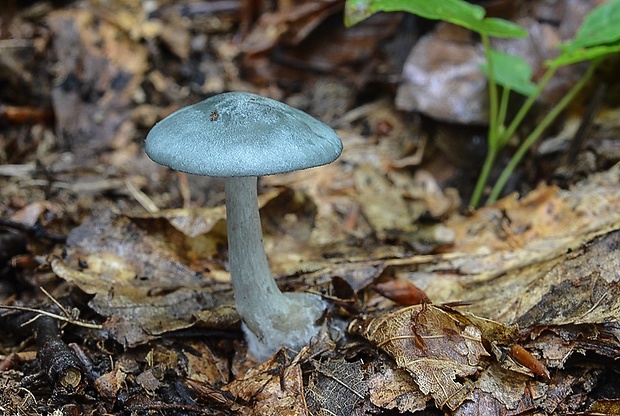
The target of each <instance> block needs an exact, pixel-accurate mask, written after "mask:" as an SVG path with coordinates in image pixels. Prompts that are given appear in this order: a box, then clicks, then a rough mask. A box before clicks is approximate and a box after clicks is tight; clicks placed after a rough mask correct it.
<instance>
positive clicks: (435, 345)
mask: <svg viewBox="0 0 620 416" xmlns="http://www.w3.org/2000/svg"><path fill="white" fill-rule="evenodd" d="M351 328H352V329H353V331H354V332H357V333H360V334H361V335H362V336H364V337H365V338H367V339H368V340H369V341H370V342H372V343H373V344H375V345H376V346H377V347H380V348H382V349H383V350H384V351H386V352H387V353H388V354H389V355H390V356H391V357H392V358H394V360H396V363H397V364H398V365H399V366H400V367H402V368H404V369H406V370H407V371H409V373H410V374H411V375H412V376H413V377H414V379H415V381H416V383H417V384H418V386H419V387H420V390H421V391H422V392H423V393H424V394H429V393H430V394H431V395H432V396H433V398H434V399H435V402H436V403H437V406H438V407H440V408H441V407H443V406H448V407H449V408H450V409H453V410H454V409H456V408H457V407H458V406H459V405H460V404H461V403H462V402H463V400H465V399H466V398H467V396H468V395H469V392H470V391H471V390H472V388H473V387H472V383H471V380H468V379H467V377H468V376H471V375H473V374H475V373H476V372H477V371H478V368H477V366H478V363H479V361H480V358H481V357H483V356H488V355H489V354H488V353H487V352H486V350H485V349H484V347H483V346H482V339H481V333H480V331H479V330H478V329H477V328H475V327H473V326H464V325H461V324H460V322H459V321H458V320H457V319H455V318H454V317H452V316H451V315H450V314H449V313H447V312H445V311H443V310H441V309H440V308H437V307H435V306H433V305H416V306H410V307H408V308H404V309H400V310H398V311H396V312H393V313H389V314H382V315H379V316H376V317H374V318H371V319H370V320H368V321H359V322H354V324H353V325H352V327H351ZM457 377H458V379H459V380H463V381H462V382H461V381H457Z"/></svg>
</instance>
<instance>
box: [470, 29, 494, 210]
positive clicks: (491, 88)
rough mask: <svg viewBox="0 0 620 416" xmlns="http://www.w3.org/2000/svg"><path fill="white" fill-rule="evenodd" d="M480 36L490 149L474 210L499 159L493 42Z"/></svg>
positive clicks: (484, 36) (481, 173) (472, 203)
mask: <svg viewBox="0 0 620 416" xmlns="http://www.w3.org/2000/svg"><path fill="white" fill-rule="evenodd" d="M480 36H481V38H482V44H483V45H484V55H485V59H486V61H487V66H488V68H489V133H488V137H487V143H488V148H489V149H488V151H487V155H486V158H485V160H484V165H483V166H482V170H481V171H480V175H479V176H478V181H477V182H476V187H475V188H474V193H473V194H472V196H471V200H470V202H469V205H470V207H472V208H475V207H476V206H478V203H479V202H480V198H481V197H482V191H483V190H484V186H485V185H486V183H487V181H488V179H489V174H490V172H491V167H492V166H493V163H495V158H496V157H497V154H498V152H499V147H498V144H499V143H498V128H497V121H498V120H497V114H498V108H497V107H498V106H497V104H498V103H497V84H496V83H495V76H494V71H493V59H492V58H491V42H490V40H489V37H488V36H487V35H485V34H483V33H482V34H480Z"/></svg>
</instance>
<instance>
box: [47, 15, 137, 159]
mask: <svg viewBox="0 0 620 416" xmlns="http://www.w3.org/2000/svg"><path fill="white" fill-rule="evenodd" d="M47 21H48V24H49V26H50V28H51V29H52V32H53V36H54V42H53V46H54V49H55V52H56V55H57V63H56V65H55V66H54V69H55V72H56V73H55V75H56V80H57V81H56V83H55V84H56V85H55V87H54V89H53V91H52V102H53V106H54V114H55V116H56V131H57V132H58V135H59V140H60V143H61V145H62V146H64V147H65V148H66V149H70V150H72V152H73V154H74V155H76V156H77V157H78V159H80V160H82V159H83V158H88V157H91V156H93V155H94V154H95V153H96V152H97V151H100V150H102V149H104V148H109V147H110V146H112V145H113V144H114V143H117V144H120V143H125V144H126V143H128V140H129V136H130V135H131V133H133V127H132V126H133V124H132V121H131V119H130V117H131V105H132V99H133V98H134V94H135V93H136V91H137V88H138V86H139V85H140V83H141V82H142V79H143V76H144V72H145V71H146V68H147V51H146V47H145V46H143V45H141V44H139V43H137V42H135V41H133V40H131V39H130V38H129V36H128V35H127V34H126V33H124V32H123V31H122V30H120V28H119V27H118V26H116V25H115V24H113V23H110V22H109V21H107V20H106V19H105V18H103V17H102V16H100V15H96V14H95V13H93V12H92V11H91V10H89V9H88V8H82V9H74V10H59V11H55V12H53V13H51V14H50V15H49V17H48V20H47Z"/></svg>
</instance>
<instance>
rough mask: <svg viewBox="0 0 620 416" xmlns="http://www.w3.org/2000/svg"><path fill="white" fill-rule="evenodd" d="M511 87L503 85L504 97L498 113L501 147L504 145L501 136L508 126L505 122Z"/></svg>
mask: <svg viewBox="0 0 620 416" xmlns="http://www.w3.org/2000/svg"><path fill="white" fill-rule="evenodd" d="M510 91H511V90H510V88H508V87H505V86H502V98H501V100H500V103H499V112H498V114H497V128H498V129H499V131H498V137H499V138H500V140H499V146H498V147H499V148H500V149H501V148H502V147H504V146H503V143H502V140H501V138H502V137H503V135H504V132H505V131H506V126H505V125H504V123H505V122H506V113H507V112H508V98H509V97H510Z"/></svg>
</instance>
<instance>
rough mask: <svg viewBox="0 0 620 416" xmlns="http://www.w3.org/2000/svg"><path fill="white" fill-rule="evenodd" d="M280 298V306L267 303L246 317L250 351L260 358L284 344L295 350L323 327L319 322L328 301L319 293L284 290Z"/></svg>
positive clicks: (245, 332) (305, 343) (246, 336)
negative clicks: (318, 324) (317, 294)
mask: <svg viewBox="0 0 620 416" xmlns="http://www.w3.org/2000/svg"><path fill="white" fill-rule="evenodd" d="M280 300H281V302H279V304H278V305H277V306H274V305H273V304H272V305H268V306H267V305H265V306H266V307H265V308H261V310H260V312H259V313H256V312H254V313H255V314H254V315H252V316H249V317H248V316H247V315H246V316H245V317H244V323H243V332H244V334H245V338H246V341H247V343H248V350H249V352H250V353H251V354H252V355H253V356H254V357H256V359H258V360H260V361H265V360H266V359H268V358H269V357H271V356H272V355H273V354H274V353H275V352H276V351H278V350H279V349H280V348H282V346H283V345H286V346H287V347H290V348H292V349H295V350H299V349H301V348H303V347H304V346H306V345H308V341H310V339H311V338H312V337H314V336H315V335H317V334H318V332H319V329H320V327H319V326H317V325H316V322H317V321H318V320H319V319H320V318H321V315H322V314H323V311H324V310H325V302H324V301H323V300H322V299H321V298H320V297H319V296H316V295H312V294H309V293H297V292H287V293H282V296H281V297H280ZM242 316H243V314H242ZM250 328H252V329H250ZM257 334H264V335H262V336H260V335H257Z"/></svg>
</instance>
